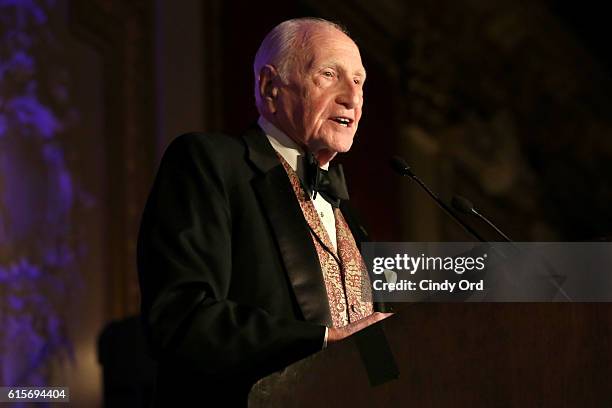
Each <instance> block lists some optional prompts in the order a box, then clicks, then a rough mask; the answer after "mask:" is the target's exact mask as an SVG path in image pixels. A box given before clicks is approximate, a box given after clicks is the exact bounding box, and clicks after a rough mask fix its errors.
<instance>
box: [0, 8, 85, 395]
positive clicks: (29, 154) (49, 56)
mask: <svg viewBox="0 0 612 408" xmlns="http://www.w3.org/2000/svg"><path fill="white" fill-rule="evenodd" d="M55 7H57V3H56V2H55V1H42V0H41V1H34V0H0V385H32V386H34V385H38V386H43V385H48V382H49V378H50V377H49V375H50V368H51V366H52V365H53V364H54V363H56V362H57V361H58V360H63V359H66V358H68V359H70V358H71V356H72V346H71V343H70V341H69V338H68V335H67V331H66V318H65V311H66V310H67V307H69V302H70V296H68V295H69V293H70V291H71V288H74V287H75V285H78V284H79V282H80V279H79V276H78V273H77V271H76V264H75V261H76V258H77V256H78V254H77V251H76V250H75V248H76V243H75V242H73V240H74V238H73V237H72V236H71V232H72V231H71V226H72V219H71V217H72V214H73V212H74V210H75V207H76V206H77V205H78V203H77V200H76V198H75V196H76V195H77V194H76V191H77V190H78V186H77V183H76V181H75V177H74V176H73V175H72V174H71V173H70V171H69V168H68V165H67V161H66V157H65V154H66V147H65V146H64V145H63V143H62V134H63V132H65V131H66V129H67V128H68V127H69V126H70V123H69V122H70V120H69V119H68V118H70V117H73V116H74V109H73V108H72V107H71V106H70V104H69V91H68V89H69V88H68V84H67V81H66V78H67V77H69V76H68V75H61V74H62V71H63V69H64V68H63V67H62V63H61V57H56V58H54V55H55V54H54V53H55V52H56V50H58V47H59V45H58V42H57V41H56V39H55V38H54V33H53V29H52V24H51V22H52V18H51V17H52V15H53V13H54V11H55ZM71 115H72V116H71Z"/></svg>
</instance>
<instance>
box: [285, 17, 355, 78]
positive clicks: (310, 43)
mask: <svg viewBox="0 0 612 408" xmlns="http://www.w3.org/2000/svg"><path fill="white" fill-rule="evenodd" d="M296 45H297V52H296V54H297V57H298V58H296V60H297V62H299V63H300V65H301V68H302V69H308V68H310V67H312V65H315V64H320V63H326V62H330V63H331V62H334V63H341V62H342V63H344V64H346V65H350V68H351V69H352V70H355V71H362V73H363V75H365V68H364V67H363V64H362V61H361V55H360V53H359V48H358V47H357V44H355V42H354V41H353V40H352V39H351V38H350V37H349V36H348V35H346V34H345V33H343V32H342V31H339V30H338V29H336V28H333V27H327V26H315V27H309V28H308V29H306V30H304V32H303V33H302V36H301V41H299V44H296Z"/></svg>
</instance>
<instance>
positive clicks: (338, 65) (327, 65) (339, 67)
mask: <svg viewBox="0 0 612 408" xmlns="http://www.w3.org/2000/svg"><path fill="white" fill-rule="evenodd" d="M324 68H333V69H335V70H339V71H345V69H344V68H343V67H342V64H341V63H339V62H337V61H328V62H327V63H322V64H320V65H319V68H318V70H321V69H324ZM353 75H355V76H358V77H362V78H365V77H366V71H365V68H357V69H356V70H355V71H353Z"/></svg>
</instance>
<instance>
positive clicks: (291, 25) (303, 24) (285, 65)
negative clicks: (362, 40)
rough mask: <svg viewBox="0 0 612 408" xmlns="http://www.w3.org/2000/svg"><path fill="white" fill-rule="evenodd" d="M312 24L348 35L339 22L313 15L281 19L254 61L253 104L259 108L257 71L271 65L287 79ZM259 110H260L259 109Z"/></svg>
mask: <svg viewBox="0 0 612 408" xmlns="http://www.w3.org/2000/svg"><path fill="white" fill-rule="evenodd" d="M313 26H320V27H327V28H334V29H336V30H338V31H341V32H343V33H344V34H346V35H349V33H348V31H347V30H346V28H344V27H343V26H341V25H340V24H337V23H334V22H331V21H328V20H324V19H322V18H315V17H302V18H294V19H291V20H287V21H283V22H282V23H280V24H279V25H277V26H276V27H274V28H273V29H272V31H270V32H269V33H268V35H266V37H265V38H264V39H263V41H262V42H261V45H260V46H259V49H258V50H257V53H256V54H255V61H254V62H253V73H254V75H255V105H256V106H257V108H258V110H260V104H261V97H260V95H259V73H260V71H261V69H262V68H263V67H264V66H265V65H267V64H270V65H273V66H274V67H275V68H276V70H277V72H278V74H279V76H280V78H281V80H282V81H283V82H286V81H287V75H288V73H289V72H290V70H291V68H292V64H293V62H294V61H295V60H296V55H295V54H296V51H297V50H301V48H302V46H303V45H305V43H306V40H307V30H308V29H309V28H311V27H313ZM260 112H261V110H260Z"/></svg>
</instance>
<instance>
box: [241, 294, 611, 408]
mask: <svg viewBox="0 0 612 408" xmlns="http://www.w3.org/2000/svg"><path fill="white" fill-rule="evenodd" d="M389 351H390V353H389ZM249 406H250V407H257V408H259V407H309V408H310V407H352V408H354V407H612V304H609V303H452V304H449V303H444V304H440V303H418V304H412V305H408V306H404V308H402V309H401V310H400V311H399V312H398V313H396V314H395V315H394V316H392V317H390V318H388V319H386V320H384V321H382V322H380V323H378V324H376V325H374V326H371V327H369V328H367V329H366V330H364V331H362V332H360V333H357V334H356V335H354V336H352V337H350V338H349V339H346V340H344V341H342V342H340V343H338V344H334V345H331V346H330V347H329V348H327V349H326V350H323V351H321V352H319V353H317V354H315V355H313V356H311V357H309V358H306V359H304V360H301V361H299V362H297V363H295V364H293V365H291V366H289V367H287V368H286V369H285V370H283V371H282V372H280V373H275V374H273V375H271V376H269V377H266V378H264V379H262V380H261V381H260V382H258V383H257V384H256V385H255V386H254V387H253V389H252V390H251V394H250V398H249Z"/></svg>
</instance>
